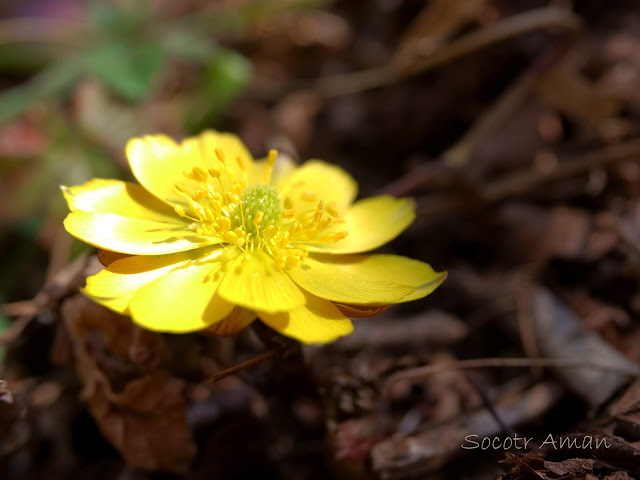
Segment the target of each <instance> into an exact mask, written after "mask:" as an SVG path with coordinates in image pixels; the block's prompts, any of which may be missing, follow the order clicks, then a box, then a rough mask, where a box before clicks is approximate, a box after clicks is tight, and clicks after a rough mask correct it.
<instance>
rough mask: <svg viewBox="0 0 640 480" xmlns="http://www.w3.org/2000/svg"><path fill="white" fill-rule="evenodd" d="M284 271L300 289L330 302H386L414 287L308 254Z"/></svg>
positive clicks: (394, 300)
mask: <svg viewBox="0 0 640 480" xmlns="http://www.w3.org/2000/svg"><path fill="white" fill-rule="evenodd" d="M287 273H288V274H289V276H290V277H291V278H292V279H293V281H294V282H296V283H297V284H298V285H299V286H300V287H302V288H303V289H304V290H306V291H308V292H311V293H312V294H313V295H316V296H318V297H321V298H324V299H327V300H331V301H333V302H339V303H347V304H354V305H388V304H390V303H397V302H399V301H401V300H402V299H403V298H404V297H406V296H407V295H409V294H410V293H412V292H413V291H414V290H415V288H414V287H411V286H408V285H402V284H399V283H394V282H392V281H389V280H386V279H383V278H381V276H380V275H377V276H376V277H377V278H369V277H367V276H365V275H359V274H357V273H352V272H349V271H348V270H343V269H340V268H337V267H335V266H333V265H331V264H328V263H322V262H319V261H318V260H315V259H314V258H312V257H311V256H310V257H308V258H306V259H305V260H303V261H302V263H301V264H300V266H299V267H295V268H290V269H287Z"/></svg>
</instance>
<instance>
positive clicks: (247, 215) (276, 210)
mask: <svg viewBox="0 0 640 480" xmlns="http://www.w3.org/2000/svg"><path fill="white" fill-rule="evenodd" d="M241 200H242V203H241V204H240V205H238V206H237V207H236V209H235V211H234V212H233V216H232V222H233V225H232V226H233V228H236V227H246V231H247V233H251V234H254V235H258V234H259V231H260V230H261V229H265V228H267V227H269V226H270V225H275V224H276V222H277V221H278V220H280V218H281V217H282V214H283V213H284V209H283V208H282V207H281V206H280V197H278V192H277V191H276V189H275V188H273V187H270V186H269V185H265V184H260V185H249V186H248V187H246V188H245V189H244V190H243V191H242V198H241Z"/></svg>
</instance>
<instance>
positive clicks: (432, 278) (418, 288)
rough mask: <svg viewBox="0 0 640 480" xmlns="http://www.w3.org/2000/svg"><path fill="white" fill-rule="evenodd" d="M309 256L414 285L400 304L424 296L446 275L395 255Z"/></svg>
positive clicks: (353, 271) (354, 271)
mask: <svg viewBox="0 0 640 480" xmlns="http://www.w3.org/2000/svg"><path fill="white" fill-rule="evenodd" d="M313 258H314V259H316V260H318V261H319V262H323V263H325V264H326V265H331V266H332V267H335V268H337V269H339V270H341V271H344V272H348V273H349V274H352V275H359V276H362V277H365V278H368V279H371V280H383V281H388V282H393V283H397V284H402V285H408V286H410V287H414V288H415V290H414V291H412V292H411V293H408V294H407V295H406V296H404V297H403V298H402V299H401V300H399V301H395V302H391V303H403V302H409V301H411V300H417V299H419V298H423V297H426V296H427V295H429V294H430V293H431V292H433V291H434V290H435V289H436V288H438V287H439V286H440V285H441V284H442V282H444V280H445V279H446V278H447V272H436V271H434V270H433V268H431V265H429V264H428V263H424V262H421V261H419V260H414V259H412V258H407V257H402V256H399V255H387V254H381V255H319V254H313Z"/></svg>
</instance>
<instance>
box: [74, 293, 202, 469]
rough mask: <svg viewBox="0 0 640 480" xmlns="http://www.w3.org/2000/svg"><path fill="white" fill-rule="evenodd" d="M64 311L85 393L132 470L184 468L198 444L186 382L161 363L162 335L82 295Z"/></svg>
mask: <svg viewBox="0 0 640 480" xmlns="http://www.w3.org/2000/svg"><path fill="white" fill-rule="evenodd" d="M62 315H63V318H64V320H65V326H66V329H67V330H68V332H69V336H70V339H71V343H72V349H73V353H74V357H75V363H76V370H77V372H78V375H79V376H80V379H81V380H82V382H83V384H84V390H83V397H84V399H85V401H86V403H87V406H88V408H89V411H90V412H91V414H92V415H93V417H94V419H95V420H96V422H97V424H98V427H99V428H100V430H101V432H102V433H103V435H104V436H105V437H106V438H107V439H108V440H109V441H110V442H111V443H112V444H113V446H114V447H115V448H116V449H118V451H119V452H120V453H121V455H122V456H123V457H124V459H125V460H126V462H127V463H128V464H129V465H130V466H131V467H133V468H139V469H143V470H152V471H156V470H158V471H172V472H177V473H184V472H185V471H186V469H187V467H188V465H189V462H190V461H191V459H192V457H193V455H194V453H195V447H194V444H193V440H192V438H191V433H190V431H189V428H188V426H187V422H186V416H185V405H184V400H183V395H182V392H183V389H184V382H183V381H181V380H179V379H176V378H172V377H170V376H168V375H167V374H166V373H165V372H163V371H161V370H159V369H158V368H157V365H158V364H159V363H161V361H162V360H163V359H164V358H166V356H167V348H166V346H165V344H164V341H163V339H162V337H161V336H160V335H159V334H157V333H153V332H147V331H142V330H140V329H139V328H138V327H136V326H134V325H133V324H132V323H131V321H130V320H129V319H128V318H126V317H123V316H121V315H117V314H115V313H113V312H111V311H109V310H107V309H105V308H104V307H101V306H99V305H96V304H94V303H93V302H91V301H90V300H88V299H87V298H85V297H84V296H82V295H76V296H74V297H71V298H70V299H68V300H66V301H65V302H64V304H63V306H62Z"/></svg>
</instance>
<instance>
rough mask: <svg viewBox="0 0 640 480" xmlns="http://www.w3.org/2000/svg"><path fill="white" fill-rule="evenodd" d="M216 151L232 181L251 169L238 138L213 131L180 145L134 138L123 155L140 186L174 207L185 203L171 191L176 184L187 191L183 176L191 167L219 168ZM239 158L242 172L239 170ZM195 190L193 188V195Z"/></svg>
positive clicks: (157, 137) (250, 159) (164, 138)
mask: <svg viewBox="0 0 640 480" xmlns="http://www.w3.org/2000/svg"><path fill="white" fill-rule="evenodd" d="M217 149H220V150H221V151H222V152H223V153H224V157H225V159H226V161H225V166H226V169H227V170H228V171H229V173H230V175H231V176H232V177H235V178H240V177H241V176H242V175H243V174H244V172H245V171H247V172H248V171H251V169H252V168H253V157H252V156H251V153H249V151H248V150H247V148H246V147H245V146H244V144H243V143H242V141H241V140H240V139H239V138H238V137H236V136H235V135H233V134H230V133H220V132H216V131H213V130H209V131H206V132H203V133H202V134H200V135H198V136H197V137H189V138H186V139H185V140H184V141H183V142H182V144H180V145H178V144H177V143H176V142H174V141H173V140H172V139H171V138H169V137H167V136H164V135H150V136H146V137H142V138H134V139H132V140H130V141H129V143H128V144H127V148H126V152H127V158H128V159H129V165H130V166H131V170H132V171H133V174H134V175H135V177H136V178H137V179H138V181H139V182H140V184H141V185H142V186H143V187H144V188H146V189H147V190H148V191H149V192H151V193H152V194H153V195H155V196H156V197H158V198H159V199H161V200H163V201H165V202H167V203H169V204H170V205H175V204H183V203H184V198H183V197H182V196H180V195H178V194H177V193H176V192H175V190H174V186H175V184H176V182H182V183H184V184H185V185H186V186H187V187H189V182H190V180H189V179H187V178H186V177H185V176H184V172H188V171H191V170H192V169H193V168H194V167H200V168H202V169H204V170H205V171H207V170H208V169H209V168H212V167H219V166H220V160H218V158H217V156H216V150H217ZM238 158H240V162H242V163H243V165H244V168H241V167H240V165H239V163H238ZM196 188H197V187H196V186H194V187H193V191H194V192H195V191H197V190H196Z"/></svg>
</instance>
